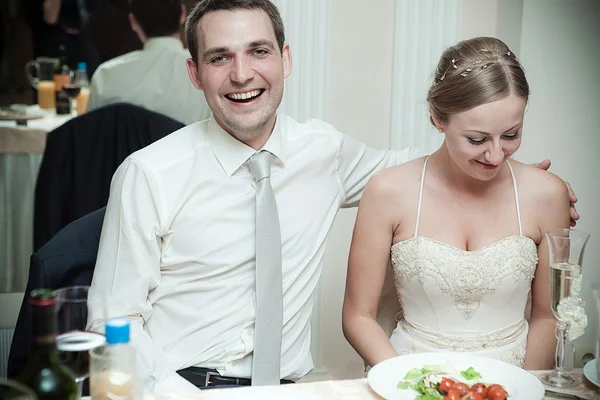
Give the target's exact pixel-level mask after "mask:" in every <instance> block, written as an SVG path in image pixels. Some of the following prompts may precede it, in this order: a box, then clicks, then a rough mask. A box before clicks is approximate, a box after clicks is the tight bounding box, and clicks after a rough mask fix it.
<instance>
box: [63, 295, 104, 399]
mask: <svg viewBox="0 0 600 400" xmlns="http://www.w3.org/2000/svg"><path fill="white" fill-rule="evenodd" d="M89 289H90V287H89V286H69V287H65V288H61V289H58V290H56V291H55V294H56V301H57V304H56V310H57V322H58V336H57V337H56V347H57V348H58V352H59V360H60V362H61V364H63V365H64V366H65V367H67V369H68V370H69V371H70V372H71V374H72V375H73V378H75V382H77V385H78V387H79V396H78V397H81V393H82V386H83V382H84V381H85V379H86V378H88V377H89V376H90V355H89V350H92V349H94V348H96V347H98V346H102V345H104V343H105V341H106V340H105V338H104V335H102V334H100V333H97V332H91V331H88V330H86V327H87V322H88V306H89V307H90V308H91V309H92V310H93V312H94V313H96V317H97V316H98V313H102V314H103V315H104V311H103V310H104V304H103V302H101V301H98V300H93V301H92V300H89V301H88V293H89Z"/></svg>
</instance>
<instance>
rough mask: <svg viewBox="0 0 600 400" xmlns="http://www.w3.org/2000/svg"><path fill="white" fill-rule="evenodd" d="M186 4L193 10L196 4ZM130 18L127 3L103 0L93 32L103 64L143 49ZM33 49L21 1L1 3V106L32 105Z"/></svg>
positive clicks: (190, 0)
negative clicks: (29, 66)
mask: <svg viewBox="0 0 600 400" xmlns="http://www.w3.org/2000/svg"><path fill="white" fill-rule="evenodd" d="M182 3H183V4H184V5H185V6H186V9H187V10H191V8H192V7H193V6H194V4H195V3H196V0H182ZM128 14H129V6H128V5H127V0H101V1H100V5H99V7H98V8H97V9H96V10H95V11H94V13H93V14H92V17H91V20H90V29H91V31H92V36H93V39H94V43H95V45H96V47H97V49H98V52H99V54H100V59H101V61H102V62H104V61H106V60H109V59H111V58H114V57H116V56H118V55H121V54H124V53H127V52H129V51H133V50H138V49H141V48H142V43H141V42H140V41H139V39H138V38H137V36H136V35H135V33H134V32H133V31H132V30H131V28H130V26H129V20H128V17H127V15H128ZM182 40H184V38H183V27H182ZM184 45H185V40H184ZM32 48H33V45H32V37H31V29H30V28H29V25H28V24H27V22H26V20H25V17H24V15H23V10H22V9H21V5H20V0H0V106H7V105H10V104H13V103H25V104H31V103H32V99H33V96H32V88H31V86H30V85H29V81H28V80H27V77H26V76H25V71H24V67H25V63H26V62H27V61H29V60H31V59H32V58H33V49H32Z"/></svg>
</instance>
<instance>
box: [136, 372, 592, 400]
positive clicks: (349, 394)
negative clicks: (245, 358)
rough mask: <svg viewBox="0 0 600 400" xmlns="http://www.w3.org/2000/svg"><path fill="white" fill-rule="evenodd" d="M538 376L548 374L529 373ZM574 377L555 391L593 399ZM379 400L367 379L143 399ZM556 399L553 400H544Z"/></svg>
mask: <svg viewBox="0 0 600 400" xmlns="http://www.w3.org/2000/svg"><path fill="white" fill-rule="evenodd" d="M532 372H533V374H534V375H536V376H540V375H541V374H542V373H544V372H547V371H532ZM573 374H574V375H576V376H578V377H581V378H582V379H583V383H582V384H581V385H580V386H579V387H577V388H574V389H570V390H556V389H553V390H556V391H559V392H561V393H569V394H576V395H578V396H580V397H582V398H584V399H593V398H594V396H595V394H596V387H595V386H594V385H593V384H592V383H590V382H589V381H588V380H587V379H585V377H582V374H581V370H580V369H578V370H575V371H574V372H573ZM238 399H243V400H267V399H268V400H270V399H273V400H275V399H277V400H283V399H285V400H338V399H339V400H342V399H343V400H359V399H360V400H382V399H381V397H379V396H378V395H377V394H375V392H373V391H372V390H371V388H370V387H369V385H368V383H367V380H366V379H353V380H338V381H322V382H311V383H297V384H294V385H281V386H262V387H241V388H233V389H209V390H202V391H200V392H199V393H198V394H197V395H192V396H182V395H177V394H173V395H169V396H163V395H148V396H145V397H144V400H238ZM544 399H545V400H546V399H547V400H550V399H556V398H555V397H548V396H546V397H545V398H544Z"/></svg>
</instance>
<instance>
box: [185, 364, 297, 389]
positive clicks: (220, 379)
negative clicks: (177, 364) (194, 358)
mask: <svg viewBox="0 0 600 400" xmlns="http://www.w3.org/2000/svg"><path fill="white" fill-rule="evenodd" d="M177 373H178V374H179V375H180V376H181V377H182V378H184V379H186V380H187V381H189V382H190V383H191V384H193V385H195V386H196V387H199V388H201V387H206V386H224V385H227V386H250V385H251V384H252V380H251V379H248V378H234V377H232V376H222V375H221V374H219V372H218V371H217V370H216V369H211V368H201V367H188V368H185V369H181V370H179V371H177ZM287 383H295V382H294V381H290V380H289V379H282V380H281V384H287Z"/></svg>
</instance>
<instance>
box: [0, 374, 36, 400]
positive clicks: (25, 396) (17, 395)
mask: <svg viewBox="0 0 600 400" xmlns="http://www.w3.org/2000/svg"><path fill="white" fill-rule="evenodd" d="M0 399H2V400H37V396H36V395H35V393H33V391H32V390H31V389H29V388H28V387H26V386H24V385H23V384H21V383H19V382H15V381H13V380H10V379H8V380H7V379H0Z"/></svg>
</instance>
